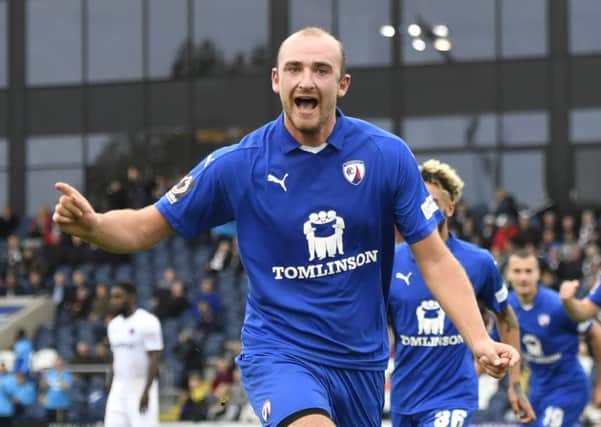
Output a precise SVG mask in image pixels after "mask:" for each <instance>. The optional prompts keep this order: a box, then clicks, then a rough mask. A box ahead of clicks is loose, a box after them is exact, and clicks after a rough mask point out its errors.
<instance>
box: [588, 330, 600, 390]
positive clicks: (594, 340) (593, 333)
mask: <svg viewBox="0 0 601 427" xmlns="http://www.w3.org/2000/svg"><path fill="white" fill-rule="evenodd" d="M588 335H589V338H590V343H591V349H592V351H593V357H594V358H595V365H596V366H597V369H596V371H597V380H596V381H595V384H601V325H599V323H597V321H596V320H593V324H592V326H591V330H590V331H589V333H588Z"/></svg>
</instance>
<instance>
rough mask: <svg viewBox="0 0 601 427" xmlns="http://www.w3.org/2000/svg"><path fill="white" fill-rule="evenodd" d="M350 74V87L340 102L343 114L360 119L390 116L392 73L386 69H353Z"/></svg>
mask: <svg viewBox="0 0 601 427" xmlns="http://www.w3.org/2000/svg"><path fill="white" fill-rule="evenodd" d="M350 74H351V87H350V88H349V91H348V92H347V94H346V96H345V97H344V98H342V100H341V102H340V106H341V107H342V108H343V110H344V113H345V114H348V115H352V116H360V117H388V116H390V115H391V109H392V96H393V93H392V92H391V90H390V87H391V82H392V78H393V75H392V71H391V70H389V69H386V68H382V69H377V68H376V69H369V70H367V69H354V70H350Z"/></svg>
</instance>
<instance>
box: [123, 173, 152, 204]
mask: <svg viewBox="0 0 601 427" xmlns="http://www.w3.org/2000/svg"><path fill="white" fill-rule="evenodd" d="M126 191H127V197H128V201H129V206H128V207H130V208H132V209H140V208H143V207H144V206H146V205H147V204H148V202H149V199H150V198H149V195H148V192H147V191H146V185H145V183H144V181H143V180H142V174H141V173H140V170H139V169H138V168H137V167H135V166H133V165H130V166H129V167H128V168H127V183H126Z"/></svg>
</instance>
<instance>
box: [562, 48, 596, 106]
mask: <svg viewBox="0 0 601 427" xmlns="http://www.w3.org/2000/svg"><path fill="white" fill-rule="evenodd" d="M599 76H601V57H599V56H597V57H586V56H584V57H574V58H572V60H571V69H570V77H571V94H572V99H571V104H572V106H574V107H592V106H599V105H600V103H601V84H599V82H600V80H599Z"/></svg>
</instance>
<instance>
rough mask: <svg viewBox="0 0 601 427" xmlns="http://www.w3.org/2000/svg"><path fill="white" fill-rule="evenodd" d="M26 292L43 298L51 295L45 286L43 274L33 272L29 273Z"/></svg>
mask: <svg viewBox="0 0 601 427" xmlns="http://www.w3.org/2000/svg"><path fill="white" fill-rule="evenodd" d="M26 292H27V294H29V295H34V296H43V295H48V294H49V292H48V290H47V289H46V287H45V286H44V280H43V278H42V274H41V273H40V272H39V271H37V270H32V271H30V272H29V276H28V278H27V287H26Z"/></svg>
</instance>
